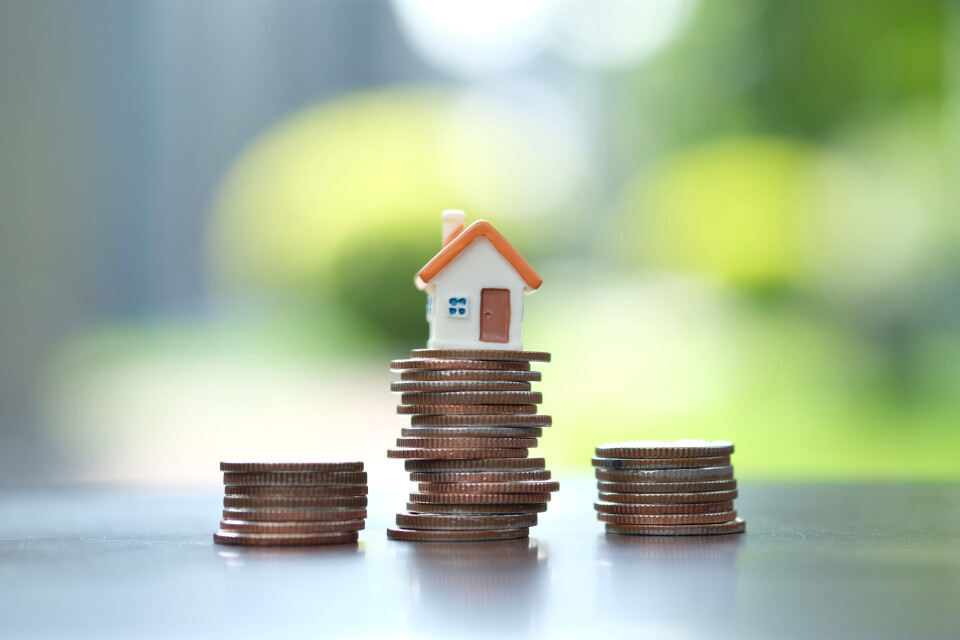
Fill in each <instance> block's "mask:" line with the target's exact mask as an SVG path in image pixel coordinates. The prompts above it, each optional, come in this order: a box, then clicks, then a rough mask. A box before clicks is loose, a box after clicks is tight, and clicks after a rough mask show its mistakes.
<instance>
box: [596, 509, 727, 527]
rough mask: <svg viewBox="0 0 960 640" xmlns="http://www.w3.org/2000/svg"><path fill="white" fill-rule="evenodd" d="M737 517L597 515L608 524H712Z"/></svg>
mask: <svg viewBox="0 0 960 640" xmlns="http://www.w3.org/2000/svg"><path fill="white" fill-rule="evenodd" d="M736 517H737V512H736V511H720V512H718V513H684V514H661V515H629V516H627V515H620V514H616V513H598V514H597V519H598V520H599V521H600V522H606V523H609V524H647V525H649V524H712V523H717V522H730V521H731V520H734V519H735V518H736Z"/></svg>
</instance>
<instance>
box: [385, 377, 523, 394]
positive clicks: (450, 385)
mask: <svg viewBox="0 0 960 640" xmlns="http://www.w3.org/2000/svg"><path fill="white" fill-rule="evenodd" d="M530 386H531V385H530V383H529V382H510V381H506V380H504V381H497V380H437V381H433V382H429V381H425V382H417V381H415V380H411V381H407V382H393V383H391V384H390V391H393V392H394V393H397V392H403V393H407V392H411V391H421V392H438V391H530Z"/></svg>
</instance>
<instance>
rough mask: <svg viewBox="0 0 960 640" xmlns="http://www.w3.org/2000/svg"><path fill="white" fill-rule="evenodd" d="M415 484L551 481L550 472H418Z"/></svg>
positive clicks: (412, 476)
mask: <svg viewBox="0 0 960 640" xmlns="http://www.w3.org/2000/svg"><path fill="white" fill-rule="evenodd" d="M410 479H411V480H413V481H414V482H451V483H454V482H529V481H531V480H534V481H544V480H549V479H550V472H549V471H465V472H462V473H456V472H453V473H442V472H439V473H438V472H432V473H430V472H416V473H411V474H410Z"/></svg>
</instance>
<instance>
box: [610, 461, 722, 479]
mask: <svg viewBox="0 0 960 640" xmlns="http://www.w3.org/2000/svg"><path fill="white" fill-rule="evenodd" d="M595 471H596V474H597V480H603V481H605V482H703V481H706V480H731V479H733V467H731V466H729V465H727V466H725V467H702V468H700V469H599V468H598V469H596V470H595Z"/></svg>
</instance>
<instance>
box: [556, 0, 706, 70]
mask: <svg viewBox="0 0 960 640" xmlns="http://www.w3.org/2000/svg"><path fill="white" fill-rule="evenodd" d="M694 4H695V3H694V0H558V1H557V2H556V3H555V5H554V9H555V11H554V14H555V15H554V19H555V30H554V37H555V43H554V46H555V48H556V49H557V50H558V51H559V52H560V54H561V55H563V56H564V57H566V58H568V59H570V60H571V61H572V62H574V63H576V64H578V65H582V66H585V67H591V68H600V69H615V68H618V67H625V66H629V65H631V64H635V63H637V62H639V61H641V60H643V59H645V58H647V57H649V56H651V55H653V54H654V53H656V52H657V51H659V50H660V49H662V48H663V47H664V46H665V45H666V44H668V43H669V42H670V41H671V40H673V38H674V37H676V36H677V34H679V33H680V31H681V30H682V29H683V28H684V27H685V26H686V25H687V23H688V22H689V21H690V18H691V16H692V15H693V9H694Z"/></svg>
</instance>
